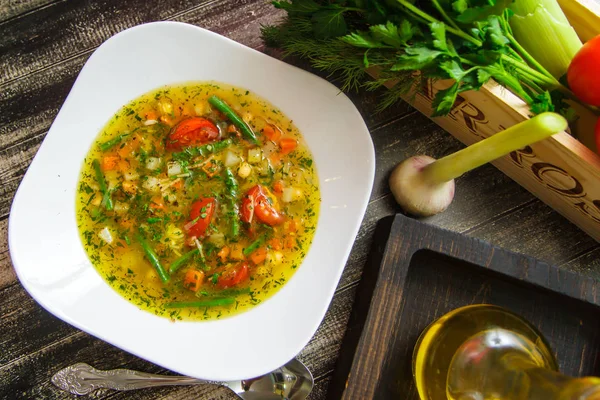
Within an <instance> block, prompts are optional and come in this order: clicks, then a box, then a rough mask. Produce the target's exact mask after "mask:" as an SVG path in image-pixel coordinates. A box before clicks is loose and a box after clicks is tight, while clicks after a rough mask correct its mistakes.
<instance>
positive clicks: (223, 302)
mask: <svg viewBox="0 0 600 400" xmlns="http://www.w3.org/2000/svg"><path fill="white" fill-rule="evenodd" d="M233 303H235V299H234V298H233V297H224V298H221V299H211V300H202V301H174V302H172V303H167V304H165V307H166V308H192V307H194V308H196V307H216V306H228V305H230V304H233Z"/></svg>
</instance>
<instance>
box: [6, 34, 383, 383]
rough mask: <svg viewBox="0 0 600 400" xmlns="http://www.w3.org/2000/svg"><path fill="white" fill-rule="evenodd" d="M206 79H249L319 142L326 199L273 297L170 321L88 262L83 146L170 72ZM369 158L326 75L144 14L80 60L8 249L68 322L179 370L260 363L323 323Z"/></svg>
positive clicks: (15, 211)
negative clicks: (81, 221)
mask: <svg viewBox="0 0 600 400" xmlns="http://www.w3.org/2000/svg"><path fill="white" fill-rule="evenodd" d="M165 49H168V51H166V52H165V51H164V50H165ZM208 80H215V81H220V82H225V83H228V84H232V85H235V86H239V87H244V88H246V89H248V90H251V91H252V92H254V93H256V94H258V95H259V96H261V97H263V98H265V99H267V100H268V101H270V102H271V103H273V104H274V105H275V106H277V107H279V108H280V109H281V110H282V111H283V112H284V113H285V114H286V115H287V116H288V117H290V118H291V119H292V120H293V121H294V123H295V124H296V125H297V126H298V128H299V129H300V132H301V133H302V134H303V135H304V138H305V139H306V141H307V143H308V146H309V147H310V149H311V151H312V153H313V156H314V161H315V165H316V169H317V173H318V175H319V182H320V185H321V198H322V203H321V213H320V216H319V221H318V224H317V229H316V232H315V237H314V241H313V244H312V246H311V248H310V249H309V251H308V254H307V256H306V258H305V260H304V262H303V263H302V265H301V266H300V267H299V268H298V270H297V271H296V273H295V274H294V275H293V277H292V278H291V279H290V280H289V282H288V283H287V284H286V285H284V287H283V288H282V289H280V290H279V292H277V293H276V294H275V295H274V296H272V297H271V298H270V299H268V300H267V301H265V302H263V303H262V304H260V305H258V306H256V307H254V308H253V309H251V310H250V311H247V312H245V313H242V314H240V315H237V316H234V317H230V318H226V319H223V320H218V321H208V322H176V323H173V322H170V321H169V320H168V319H166V318H161V317H157V316H155V315H153V314H151V313H149V312H146V311H142V310H140V309H138V308H137V307H135V306H134V305H133V304H131V303H129V302H128V301H127V300H126V299H124V298H123V297H121V296H120V295H119V294H117V293H116V292H115V291H114V290H113V289H111V288H110V287H109V285H108V284H107V283H106V282H104V280H103V279H102V278H101V277H100V275H99V274H98V273H97V272H96V270H95V268H94V267H93V265H92V264H91V262H90V261H89V260H88V257H87V256H86V253H85V251H84V249H83V246H82V244H81V241H80V239H79V235H78V231H77V224H76V219H75V198H76V189H77V181H78V178H79V173H80V170H81V166H82V163H83V158H84V157H85V155H86V154H87V152H88V150H89V149H90V147H91V146H92V143H93V142H94V140H95V138H96V137H97V135H98V133H99V131H100V130H101V129H102V128H103V126H104V125H105V124H106V122H107V121H108V120H109V119H110V118H111V117H112V116H113V114H114V113H115V112H116V111H117V110H118V109H119V108H121V107H122V106H123V105H125V104H127V103H128V102H129V101H131V100H133V99H134V98H137V97H138V96H140V95H142V94H143V93H146V92H148V91H150V90H152V89H155V88H158V87H161V86H164V85H168V84H176V83H183V82H188V81H208ZM374 172H375V153H374V149H373V143H372V141H371V137H370V134H369V131H368V129H367V127H366V126H365V123H364V121H363V119H362V118H361V116H360V114H359V113H358V111H357V110H356V108H355V107H354V105H353V104H352V102H351V101H350V100H349V99H348V98H347V97H346V96H345V95H344V94H342V93H340V91H339V90H338V89H337V88H336V87H334V86H333V85H331V84H330V83H328V82H327V81H325V80H323V79H321V78H319V77H316V76H314V75H312V74H309V73H308V72H306V71H303V70H301V69H298V68H295V67H293V66H290V65H288V64H285V63H283V62H281V61H279V60H276V59H274V58H271V57H268V56H266V55H264V54H262V53H260V52H257V51H255V50H252V49H250V48H248V47H245V46H243V45H240V44H239V43H236V42H234V41H232V40H229V39H227V38H225V37H222V36H220V35H217V34H215V33H212V32H210V31H207V30H204V29H201V28H198V27H195V26H193V25H188V24H183V23H177V22H156V23H150V24H145V25H140V26H136V27H134V28H131V29H128V30H126V31H123V32H121V33H119V34H117V35H115V36H113V37H112V38H110V39H109V40H107V41H106V42H105V43H104V44H102V45H101V46H100V47H99V48H98V49H97V50H96V51H95V52H94V54H93V55H92V56H91V57H90V58H89V60H88V61H87V63H86V64H85V66H84V67H83V69H82V70H81V72H80V74H79V76H78V78H77V80H76V82H75V84H74V85H73V88H72V89H71V92H70V93H69V96H68V97H67V99H66V100H65V103H64V104H63V106H62V108H61V109H60V112H59V113H58V115H57V117H56V119H55V121H54V123H53V124H52V127H51V128H50V131H49V132H48V135H47V136H46V138H45V139H44V141H43V143H42V145H41V147H40V149H39V151H38V153H37V155H36V156H35V158H34V159H33V161H32V163H31V166H30V167H29V170H28V171H27V173H26V174H25V177H24V178H23V181H22V182H21V185H20V186H19V189H18V191H17V194H16V195H15V198H14V202H13V204H12V209H11V213H10V219H9V247H10V254H11V257H12V261H13V264H14V267H15V270H16V272H17V275H18V277H19V279H20V281H21V283H22V284H23V286H24V287H25V289H26V290H27V291H28V292H29V294H31V296H32V297H33V298H34V299H35V300H36V301H37V302H38V303H40V304H41V305H42V306H43V307H44V308H45V309H47V310H48V311H49V312H51V313H52V314H54V315H55V316H57V317H58V318H60V319H62V320H64V321H66V322H68V323H69V324H71V325H73V326H75V327H77V328H79V329H81V330H83V331H85V332H88V333H90V334H91V335H94V336H96V337H98V338H100V339H102V340H105V341H106V342H108V343H111V344H113V345H115V346H117V347H120V348H121V349H123V350H125V351H128V352H130V353H133V354H135V355H137V356H139V357H142V358H145V359H147V360H149V361H151V362H153V363H156V364H159V365H161V366H163V367H165V368H168V369H170V370H173V371H176V372H179V373H181V374H185V375H189V376H193V377H198V378H203V379H209V380H219V381H226V380H234V379H244V378H250V377H255V376H259V375H262V374H265V373H267V372H269V371H271V370H273V369H275V368H277V367H279V366H281V365H283V364H285V363H286V362H287V361H288V360H290V359H292V358H293V357H295V356H296V354H297V353H299V352H300V350H302V348H303V347H304V346H305V345H306V344H307V343H308V341H309V340H310V338H311V337H312V335H313V334H314V332H315V331H316V329H317V327H318V326H319V324H320V322H321V320H322V318H323V316H324V314H325V312H326V310H327V307H328V305H329V303H330V301H331V298H332V296H333V294H334V291H335V288H336V286H337V283H338V281H339V278H340V276H341V273H342V270H343V269H344V266H345V263H346V261H347V259H348V255H349V253H350V250H351V247H352V244H353V242H354V238H355V237H356V234H357V232H358V229H359V226H360V223H361V221H362V218H363V215H364V213H365V210H366V207H367V204H368V200H369V197H370V193H371V188H372V185H373V177H374ZM192 343H193V344H194V345H193V346H190V344H192Z"/></svg>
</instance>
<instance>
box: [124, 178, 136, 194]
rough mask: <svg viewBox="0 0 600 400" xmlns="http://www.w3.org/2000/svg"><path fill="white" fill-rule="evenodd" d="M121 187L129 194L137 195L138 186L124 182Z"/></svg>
mask: <svg viewBox="0 0 600 400" xmlns="http://www.w3.org/2000/svg"><path fill="white" fill-rule="evenodd" d="M121 186H122V187H123V190H124V191H126V192H127V193H129V194H135V192H137V185H136V184H135V183H133V182H130V181H123V183H122V184H121Z"/></svg>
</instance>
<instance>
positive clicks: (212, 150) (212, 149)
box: [197, 139, 233, 156]
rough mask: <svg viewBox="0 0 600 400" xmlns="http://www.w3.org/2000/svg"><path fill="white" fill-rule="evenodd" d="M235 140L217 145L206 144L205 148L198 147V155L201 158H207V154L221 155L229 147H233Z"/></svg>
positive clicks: (220, 142) (228, 140) (223, 141)
mask: <svg viewBox="0 0 600 400" xmlns="http://www.w3.org/2000/svg"><path fill="white" fill-rule="evenodd" d="M232 143H233V140H231V139H225V140H221V141H219V142H215V143H209V144H205V145H203V146H200V147H197V151H198V154H200V155H201V156H206V155H207V154H216V153H219V152H221V151H223V150H225V149H226V148H228V147H229V146H231V145H232Z"/></svg>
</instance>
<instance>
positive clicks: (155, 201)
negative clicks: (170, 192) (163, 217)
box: [150, 196, 165, 210]
mask: <svg viewBox="0 0 600 400" xmlns="http://www.w3.org/2000/svg"><path fill="white" fill-rule="evenodd" d="M150 208H152V209H154V210H164V209H165V203H164V201H163V198H162V197H160V196H156V197H153V198H152V201H151V202H150Z"/></svg>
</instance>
